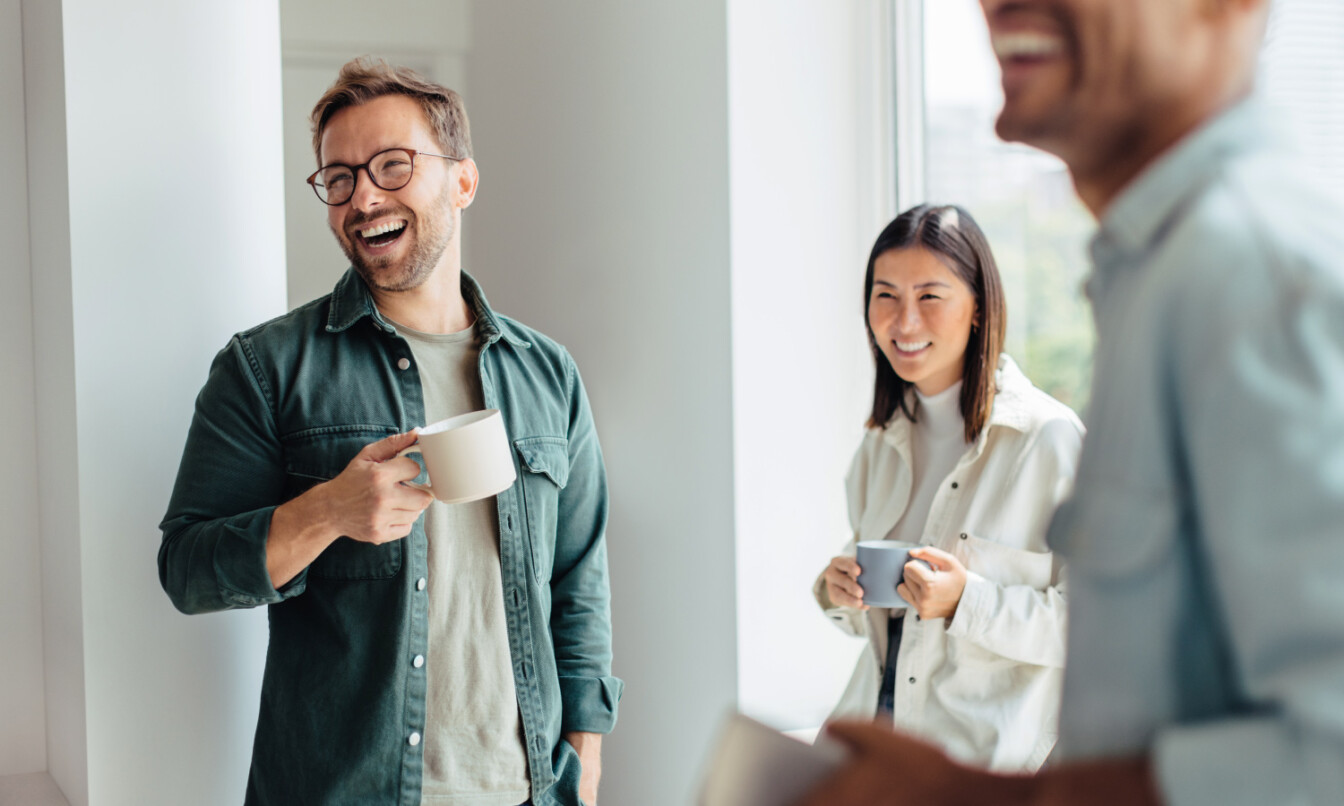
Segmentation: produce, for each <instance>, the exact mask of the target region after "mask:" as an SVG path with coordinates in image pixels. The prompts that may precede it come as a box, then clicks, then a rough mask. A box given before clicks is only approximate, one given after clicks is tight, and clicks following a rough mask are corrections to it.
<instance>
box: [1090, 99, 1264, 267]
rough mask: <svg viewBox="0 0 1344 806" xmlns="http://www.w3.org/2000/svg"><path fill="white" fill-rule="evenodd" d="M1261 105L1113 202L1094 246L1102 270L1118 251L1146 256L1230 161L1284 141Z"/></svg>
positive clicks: (1192, 140) (1196, 134)
mask: <svg viewBox="0 0 1344 806" xmlns="http://www.w3.org/2000/svg"><path fill="white" fill-rule="evenodd" d="M1267 112H1268V110H1266V108H1265V106H1264V104H1263V102H1261V101H1260V100H1259V99H1258V98H1256V97H1254V96H1252V97H1249V98H1246V99H1245V100H1242V101H1239V102H1237V103H1236V104H1234V105H1233V106H1231V107H1229V108H1228V109H1226V110H1225V111H1223V112H1222V113H1220V114H1218V115H1216V116H1215V117H1213V118H1212V119H1211V120H1209V121H1207V122H1205V123H1204V124H1203V125H1202V126H1200V127H1199V128H1197V129H1195V130H1194V131H1193V132H1191V133H1190V134H1188V135H1186V136H1185V138H1184V139H1182V140H1181V141H1179V142H1178V143H1176V145H1174V146H1172V147H1171V148H1170V149H1168V150H1167V151H1166V152H1165V153H1164V154H1162V155H1160V156H1159V157H1158V158H1157V159H1156V160H1154V161H1153V163H1152V164H1150V165H1149V166H1148V167H1147V168H1145V169H1144V170H1143V171H1142V172H1141V173H1140V174H1139V175H1138V177H1136V178H1135V179H1134V181H1132V182H1131V183H1130V184H1129V186H1128V187H1127V188H1125V189H1124V190H1123V191H1121V193H1120V195H1119V196H1118V197H1117V198H1116V199H1115V201H1114V202H1112V204H1111V206H1110V209H1108V210H1107V211H1106V214H1105V215H1104V216H1102V219H1101V227H1100V229H1099V230H1098V231H1097V234H1096V236H1095V237H1094V238H1093V240H1092V252H1093V256H1094V257H1095V258H1097V263H1098V267H1099V268H1102V267H1104V266H1105V265H1106V264H1109V263H1111V262H1112V261H1109V260H1105V259H1104V258H1105V257H1106V256H1108V255H1110V254H1111V253H1113V252H1114V251H1115V250H1116V249H1119V250H1121V251H1124V252H1128V253H1138V252H1143V251H1145V250H1146V249H1147V248H1148V247H1149V246H1150V245H1151V244H1152V243H1153V242H1154V241H1155V240H1157V239H1158V238H1159V237H1160V236H1161V235H1162V232H1163V229H1164V227H1165V225H1166V224H1167V222H1169V221H1171V220H1172V218H1173V217H1174V215H1175V213H1176V211H1177V210H1178V208H1180V207H1181V206H1182V205H1184V204H1185V203H1186V201H1187V200H1188V199H1189V198H1190V197H1191V196H1193V195H1194V194H1195V193H1197V192H1198V191H1199V190H1200V188H1201V187H1203V186H1204V184H1205V183H1206V182H1207V181H1208V180H1209V179H1210V178H1212V176H1213V175H1214V174H1215V173H1216V172H1217V171H1218V169H1219V167H1220V166H1222V165H1223V164H1224V163H1225V162H1226V161H1227V158H1228V157H1229V156H1230V155H1232V154H1235V153H1238V152H1242V151H1246V150H1250V149H1253V148H1256V147H1259V146H1262V145H1265V144H1269V143H1272V142H1275V141H1277V140H1279V139H1280V134H1279V131H1278V129H1277V127H1276V126H1275V125H1274V124H1272V123H1271V122H1269V117H1270V116H1269V115H1268V114H1267Z"/></svg>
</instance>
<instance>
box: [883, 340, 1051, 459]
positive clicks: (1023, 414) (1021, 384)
mask: <svg viewBox="0 0 1344 806" xmlns="http://www.w3.org/2000/svg"><path fill="white" fill-rule="evenodd" d="M994 384H995V388H996V390H995V393H994V405H993V406H992V407H991V408H990V412H989V422H988V423H986V424H985V427H984V428H983V429H981V430H980V435H979V436H978V437H976V439H975V449H974V451H972V454H973V455H975V456H979V455H980V452H981V451H983V450H984V448H985V444H986V442H987V440H988V439H989V432H990V431H992V430H994V429H995V428H1011V429H1013V430H1014V431H1026V430H1027V429H1028V428H1029V427H1030V426H1031V421H1032V419H1031V409H1030V404H1029V402H1028V400H1027V397H1028V393H1029V392H1030V390H1031V389H1032V385H1031V381H1030V380H1028V379H1027V376H1026V375H1024V374H1023V373H1022V370H1020V369H1018V367H1017V362H1016V361H1014V360H1013V359H1012V358H1011V357H1009V356H1008V354H1007V353H1000V354H999V367H998V369H997V370H995V372H994ZM911 394H913V392H912V393H911ZM913 427H914V423H912V422H910V420H909V419H908V418H907V417H906V416H905V415H904V414H901V413H900V412H899V411H898V412H897V413H896V414H895V415H893V416H892V418H891V421H890V422H888V423H887V424H886V426H885V427H883V429H882V438H883V440H884V441H885V442H886V443H887V444H888V445H890V446H892V447H893V448H895V449H896V450H897V451H900V452H902V455H907V456H908V454H909V450H910V439H911V429H912V428H913Z"/></svg>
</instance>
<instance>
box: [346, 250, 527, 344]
mask: <svg viewBox="0 0 1344 806" xmlns="http://www.w3.org/2000/svg"><path fill="white" fill-rule="evenodd" d="M462 297H463V299H465V300H466V301H467V304H468V305H470V306H471V310H472V312H473V313H474V314H475V316H476V323H477V327H478V328H479V330H480V333H481V336H482V337H483V338H484V339H485V341H486V343H487V344H494V343H495V342H497V341H499V340H500V339H501V338H503V339H504V340H505V341H507V342H508V343H509V344H512V345H514V346H516V347H531V346H532V343H531V342H529V341H527V340H526V339H524V338H522V337H521V336H519V335H518V334H517V333H516V332H514V330H513V328H512V326H510V324H509V323H508V322H507V321H506V320H504V319H501V318H500V317H499V316H496V315H495V312H494V311H493V310H492V309H491V308H490V303H489V302H487V301H486V299H485V293H484V292H482V291H481V286H480V284H479V283H477V282H476V279H475V278H474V277H472V276H471V275H470V274H467V273H466V272H465V271H464V272H462ZM366 316H368V317H371V318H372V319H373V321H374V322H375V323H376V324H377V325H378V327H380V328H382V329H383V330H386V331H388V332H392V329H393V328H392V326H391V325H390V324H388V322H387V320H386V319H384V318H383V316H382V314H380V313H379V312H378V307H377V306H376V305H374V304H373V295H372V294H370V293H369V287H368V286H367V285H366V284H365V283H364V278H362V277H360V276H359V274H358V273H357V272H356V271H355V270H354V268H353V267H351V268H349V269H346V272H345V274H344V275H342V277H341V279H340V280H339V281H337V283H336V287H335V288H334V289H332V292H331V310H330V312H329V313H328V314H327V332H328V333H339V332H341V331H343V330H348V329H349V328H350V327H351V326H352V325H354V324H355V323H356V322H358V321H359V320H360V319H363V318H364V317H366Z"/></svg>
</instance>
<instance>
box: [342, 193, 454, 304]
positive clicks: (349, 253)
mask: <svg viewBox="0 0 1344 806" xmlns="http://www.w3.org/2000/svg"><path fill="white" fill-rule="evenodd" d="M449 195H450V194H449V190H448V188H446V187H445V188H444V192H443V194H442V195H441V196H440V197H439V199H438V202H439V204H438V205H437V206H438V209H437V210H436V211H435V212H436V213H438V214H437V215H433V216H432V217H429V216H427V217H425V218H423V219H422V218H421V217H420V216H417V215H416V214H415V213H413V212H411V211H410V209H409V208H406V207H400V208H398V209H395V210H391V211H388V210H380V211H379V212H378V214H377V216H363V217H357V218H355V219H354V221H353V222H352V223H351V224H349V225H348V226H347V230H354V229H357V228H358V227H359V226H360V225H361V224H364V223H367V222H368V221H371V220H373V219H374V218H375V217H382V216H384V215H386V214H387V213H388V212H393V213H396V214H397V215H399V216H402V217H404V218H405V219H406V230H407V232H406V234H405V235H402V236H401V237H403V238H407V237H410V238H414V239H415V242H414V243H413V244H411V248H410V251H409V252H408V253H407V255H406V257H405V258H404V259H403V260H402V262H401V264H400V265H394V264H393V262H392V261H393V260H395V258H392V257H391V256H385V257H378V258H371V259H370V258H367V257H365V256H364V255H362V254H361V253H360V251H359V247H358V246H357V245H356V244H355V243H354V240H355V239H356V238H358V237H359V235H357V234H355V235H349V236H348V237H347V238H341V237H338V238H337V239H336V242H337V243H339V244H340V246H341V251H343V252H345V256H346V258H347V259H348V260H349V261H350V265H352V266H354V267H355V271H356V272H358V273H359V276H360V277H362V278H364V282H365V284H367V285H368V286H369V288H374V289H377V290H379V291H390V292H396V291H410V290H411V289H413V288H419V287H420V286H421V285H423V284H424V282H425V281H426V280H428V279H429V276H430V275H431V274H433V273H434V269H435V267H436V266H438V265H439V259H440V258H442V257H443V252H444V250H445V249H447V248H448V244H449V243H451V242H452V240H453V235H454V233H455V232H456V230H457V223H456V222H455V221H454V220H453V213H452V208H451V206H450V205H449V204H448V199H449ZM361 219H362V220H361Z"/></svg>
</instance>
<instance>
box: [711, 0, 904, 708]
mask: <svg viewBox="0 0 1344 806" xmlns="http://www.w3.org/2000/svg"><path fill="white" fill-rule="evenodd" d="M885 5H886V4H885V3H881V2H876V1H875V0H862V2H848V3H818V2H814V1H813V0H730V2H729V3H728V54H729V61H728V64H729V86H730V104H729V109H730V110H731V111H730V113H729V126H730V131H731V134H732V138H731V143H732V145H731V150H730V164H731V166H732V167H731V171H730V177H731V181H732V212H731V216H732V333H733V338H732V342H733V351H732V356H733V440H734V445H735V461H734V467H735V476H734V484H735V490H736V504H737V511H736V529H735V534H736V544H737V568H738V572H737V619H738V630H737V633H738V648H737V652H738V664H739V686H738V691H739V696H740V701H741V708H742V710H743V711H745V712H747V713H749V714H751V715H753V716H756V717H757V718H759V719H762V720H764V721H766V722H769V723H771V724H774V725H776V726H778V727H781V728H785V729H797V728H809V727H816V726H817V725H820V724H821V722H822V720H823V719H824V718H825V717H826V715H827V714H828V713H829V711H830V709H831V708H833V707H834V706H835V703H836V701H837V700H838V699H839V696H840V693H841V691H842V690H843V687H844V683H845V681H846V680H847V679H848V676H849V673H850V671H851V670H852V669H853V664H854V659H855V657H856V656H857V653H858V651H859V650H860V648H861V646H862V642H859V641H857V640H855V639H852V638H849V637H847V636H844V635H843V634H842V633H840V631H839V630H836V629H835V628H834V627H833V626H831V624H830V623H829V621H828V620H827V619H825V618H823V617H822V616H821V614H820V611H819V610H818V608H817V606H816V603H815V601H814V600H813V598H812V596H811V593H810V590H811V586H812V583H813V581H814V580H815V579H816V577H817V575H818V574H819V573H820V572H821V570H822V568H823V567H824V566H825V565H826V563H827V561H828V560H829V558H830V557H831V556H832V555H834V554H836V553H838V552H839V550H840V549H841V548H842V547H843V546H844V544H845V542H846V541H847V540H848V539H849V534H850V531H849V524H848V519H847V516H846V508H845V497H844V485H843V480H844V476H845V472H846V470H847V469H848V467H849V462H850V457H851V455H852V453H853V451H854V449H855V447H857V445H858V442H859V439H860V437H861V436H862V433H863V422H864V420H865V419H866V418H867V410H868V405H869V402H870V400H871V394H872V386H871V384H872V358H871V356H870V354H869V353H868V350H867V342H866V337H865V335H864V329H863V276H864V268H865V265H866V261H867V257H868V249H869V247H870V246H871V244H872V241H873V239H874V238H875V237H876V235H877V233H878V231H879V230H880V229H881V227H882V226H883V225H884V224H885V223H886V221H887V217H888V216H889V215H890V212H891V208H892V207H893V206H894V205H893V202H892V201H891V199H892V196H893V190H892V188H893V186H894V185H893V180H894V176H893V173H892V171H891V169H890V166H891V160H892V149H891V146H890V143H889V141H888V140H886V139H884V137H883V135H884V134H889V120H887V119H885V118H884V115H883V112H885V111H886V110H889V109H890V98H891V96H890V95H887V94H885V93H886V92H888V91H889V83H888V82H887V81H886V80H884V79H885V76H886V75H888V74H884V73H883V71H882V70H881V65H882V59H881V56H882V47H881V43H882V41H883V37H884V34H885V31H884V30H883V25H884V24H889V22H890V21H889V19H888V18H887V17H886V16H885V15H884V13H883V8H884V7H885Z"/></svg>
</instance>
